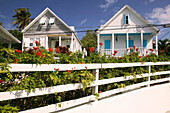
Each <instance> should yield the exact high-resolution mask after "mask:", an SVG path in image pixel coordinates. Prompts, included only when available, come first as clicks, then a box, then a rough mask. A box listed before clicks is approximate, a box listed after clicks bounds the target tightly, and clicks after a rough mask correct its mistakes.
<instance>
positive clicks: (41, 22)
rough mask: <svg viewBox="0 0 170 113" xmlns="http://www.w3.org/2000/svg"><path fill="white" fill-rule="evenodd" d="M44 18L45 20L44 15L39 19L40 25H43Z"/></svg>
mask: <svg viewBox="0 0 170 113" xmlns="http://www.w3.org/2000/svg"><path fill="white" fill-rule="evenodd" d="M45 20H46V18H45V17H42V18H41V20H40V24H41V25H45Z"/></svg>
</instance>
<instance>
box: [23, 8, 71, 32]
mask: <svg viewBox="0 0 170 113" xmlns="http://www.w3.org/2000/svg"><path fill="white" fill-rule="evenodd" d="M47 11H49V12H50V13H51V14H52V15H53V16H54V17H56V18H57V19H58V20H59V21H60V22H61V23H63V24H64V25H65V26H66V27H67V28H68V29H69V30H70V31H72V32H73V30H71V28H70V27H69V26H68V25H67V24H66V23H65V22H64V21H62V20H61V19H60V18H59V17H58V16H57V15H56V14H55V13H54V12H52V11H51V10H50V9H49V8H48V7H47V8H46V9H45V10H44V11H43V12H41V13H40V14H39V15H38V16H37V17H36V18H35V19H34V20H33V21H32V22H31V23H30V24H28V26H27V27H25V28H24V29H23V30H22V33H24V32H26V31H27V30H28V29H29V28H30V27H31V26H33V25H34V24H35V23H36V22H37V21H38V20H39V19H41V17H43V15H45V13H46V12H47Z"/></svg>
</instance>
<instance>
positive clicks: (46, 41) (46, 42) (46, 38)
mask: <svg viewBox="0 0 170 113" xmlns="http://www.w3.org/2000/svg"><path fill="white" fill-rule="evenodd" d="M45 45H46V49H48V36H46V37H45Z"/></svg>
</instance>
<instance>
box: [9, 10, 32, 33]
mask: <svg viewBox="0 0 170 113" xmlns="http://www.w3.org/2000/svg"><path fill="white" fill-rule="evenodd" d="M14 12H15V13H16V14H15V15H13V16H12V17H13V19H12V20H13V21H14V22H12V24H14V26H16V25H17V28H18V29H19V30H20V31H21V30H23V29H24V28H25V27H26V26H27V25H28V24H29V23H30V22H31V21H32V20H33V18H30V17H31V13H30V12H29V9H28V8H18V9H17V10H14Z"/></svg>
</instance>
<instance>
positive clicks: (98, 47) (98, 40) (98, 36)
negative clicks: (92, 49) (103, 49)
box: [97, 33, 100, 52]
mask: <svg viewBox="0 0 170 113" xmlns="http://www.w3.org/2000/svg"><path fill="white" fill-rule="evenodd" d="M99 43H100V34H99V33H97V52H99V50H100V45H99Z"/></svg>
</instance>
